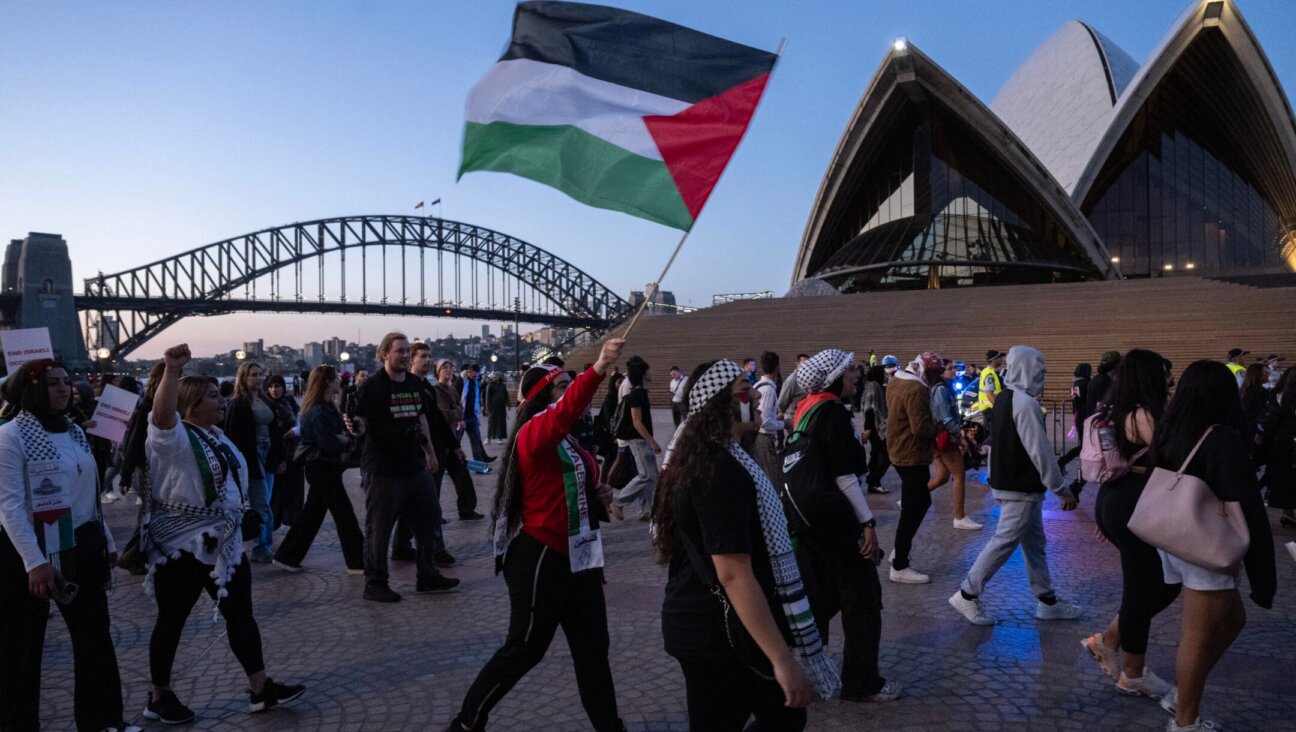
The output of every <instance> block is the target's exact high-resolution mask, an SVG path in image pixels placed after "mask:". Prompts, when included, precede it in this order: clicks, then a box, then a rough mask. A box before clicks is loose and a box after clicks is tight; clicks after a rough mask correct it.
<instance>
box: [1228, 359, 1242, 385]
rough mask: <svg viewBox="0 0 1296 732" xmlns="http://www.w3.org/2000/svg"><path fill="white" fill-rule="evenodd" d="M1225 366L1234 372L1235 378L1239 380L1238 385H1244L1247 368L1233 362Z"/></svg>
mask: <svg viewBox="0 0 1296 732" xmlns="http://www.w3.org/2000/svg"><path fill="white" fill-rule="evenodd" d="M1224 365H1225V366H1228V368H1229V371H1232V372H1233V378H1235V379H1237V380H1238V383H1239V384H1241V383H1242V377H1244V376H1246V366H1239V365H1237V364H1235V363H1233V362H1232V361H1229V362H1228V363H1226V364H1224Z"/></svg>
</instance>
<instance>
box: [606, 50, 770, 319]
mask: <svg viewBox="0 0 1296 732" xmlns="http://www.w3.org/2000/svg"><path fill="white" fill-rule="evenodd" d="M786 46H787V38H786V37H784V38H781V39H779V44H778V50H777V51H775V52H774V55H775V56H782V55H783V49H784V48H785V47H786ZM772 71H773V69H771V72H772ZM701 214H702V212H701V211H698V215H699V216H700V215H701ZM693 223H694V224H695V225H696V224H697V217H694V219H693ZM689 231H692V229H691V228H690V229H689ZM689 231H685V232H684V236H681V237H680V240H679V243H678V244H676V245H675V251H673V252H671V255H670V259H668V260H666V266H665V267H662V271H661V274H659V275H657V280H656V281H655V282H653V283H652V286H651V287H650V288H649V290H648V291H647V292H645V293H644V301H643V302H642V303H639V309H638V310H636V311H635V314H634V317H633V318H631V319H630V323H629V325H627V326H626V329H625V330H624V331H622V332H621V338H622V339H628V338H629V337H630V331H632V330H634V327H635V325H636V324H637V323H638V322H639V318H640V317H642V316H643V314H644V310H646V309H647V308H648V304H649V303H651V302H652V299H653V298H654V297H656V296H657V291H658V290H660V289H661V283H662V281H663V280H665V279H666V273H667V272H669V271H670V268H671V265H672V264H674V263H675V257H677V256H679V253H680V249H683V248H684V242H686V241H688V236H689Z"/></svg>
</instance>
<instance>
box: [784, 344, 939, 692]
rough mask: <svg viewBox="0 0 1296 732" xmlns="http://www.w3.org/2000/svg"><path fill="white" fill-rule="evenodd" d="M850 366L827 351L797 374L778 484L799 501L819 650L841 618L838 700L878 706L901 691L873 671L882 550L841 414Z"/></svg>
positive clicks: (798, 531)
mask: <svg viewBox="0 0 1296 732" xmlns="http://www.w3.org/2000/svg"><path fill="white" fill-rule="evenodd" d="M854 361H855V356H854V354H852V353H846V352H844V351H840V350H837V349H835V348H830V349H828V350H826V351H820V352H819V353H817V354H815V355H814V356H812V357H811V358H810V359H809V360H807V361H806V362H805V363H803V364H802V365H801V366H800V368H798V369H797V373H798V379H799V380H800V383H801V384H802V386H803V387H804V388H805V389H806V391H807V395H806V397H805V398H804V399H802V400H801V402H800V404H799V405H798V406H797V411H796V415H795V418H794V423H795V429H794V432H793V433H792V437H791V438H789V440H788V446H787V450H786V452H785V453H784V458H783V483H784V485H785V486H787V488H786V490H787V494H788V496H789V497H790V499H791V502H793V503H796V502H798V501H799V504H798V507H797V508H796V511H797V512H798V514H799V515H798V516H796V517H795V519H796V520H794V521H793V522H792V524H793V525H794V527H795V529H794V531H795V535H796V538H797V548H796V552H797V563H798V564H799V565H800V566H801V572H802V576H803V578H804V579H805V584H806V592H807V594H808V595H809V598H810V606H811V607H812V608H813V609H814V616H815V622H816V623H817V625H818V626H819V633H820V635H821V636H823V637H824V639H825V642H827V641H826V639H827V636H828V628H829V622H830V621H831V620H832V618H833V616H835V615H837V614H838V613H840V614H841V622H842V632H843V635H844V636H845V638H844V640H845V643H844V653H843V657H842V672H841V676H842V692H841V698H842V699H843V700H845V701H858V702H884V701H892V700H894V699H897V698H899V697H900V694H901V690H900V685H899V684H898V683H896V682H895V681H888V680H887V679H885V678H884V677H883V676H882V675H881V673H880V672H879V668H878V647H879V645H880V643H881V639H882V587H881V584H880V583H879V582H878V576H877V568H876V567H875V566H874V564H873V562H874V561H875V559H876V558H877V557H878V556H879V554H880V553H881V549H880V548H879V546H878V538H877V531H876V526H877V520H876V519H875V518H874V517H873V512H872V510H871V509H870V508H869V505H868V500H867V498H866V495H865V489H864V486H862V485H861V484H860V480H859V476H860V475H861V474H863V473H864V472H865V471H866V470H867V468H868V456H867V454H866V453H865V450H864V446H863V444H861V443H860V440H859V436H858V435H856V434H855V428H854V425H853V422H852V419H851V413H850V411H849V410H848V409H847V407H846V406H845V402H846V401H848V400H849V399H850V398H851V396H853V395H854V393H855V387H856V380H857V378H858V372H857V371H856V369H854V368H851V366H852V365H853V364H854ZM924 481H925V479H924ZM924 485H925V482H924ZM789 513H790V512H789Z"/></svg>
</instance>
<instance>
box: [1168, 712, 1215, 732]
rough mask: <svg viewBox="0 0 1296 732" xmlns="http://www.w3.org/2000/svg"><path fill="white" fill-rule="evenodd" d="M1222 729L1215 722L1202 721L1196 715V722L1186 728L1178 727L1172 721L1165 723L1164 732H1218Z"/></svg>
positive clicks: (1209, 720) (1210, 720)
mask: <svg viewBox="0 0 1296 732" xmlns="http://www.w3.org/2000/svg"><path fill="white" fill-rule="evenodd" d="M1223 729H1224V728H1223V727H1221V726H1220V725H1219V723H1218V722H1216V721H1215V720H1213V719H1202V718H1201V716H1200V715H1198V717H1197V721H1196V722H1193V723H1192V724H1190V725H1188V726H1187V727H1180V726H1179V725H1177V724H1175V721H1174V720H1173V719H1171V720H1169V721H1168V722H1166V732H1220V730H1223Z"/></svg>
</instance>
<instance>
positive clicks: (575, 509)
mask: <svg viewBox="0 0 1296 732" xmlns="http://www.w3.org/2000/svg"><path fill="white" fill-rule="evenodd" d="M558 462H559V463H561V464H562V476H563V491H564V492H565V493H566V494H567V535H568V536H575V535H577V534H579V533H580V496H579V495H578V493H577V491H579V490H580V482H579V481H577V480H576V466H575V465H573V464H572V459H571V456H570V455H568V454H567V451H566V450H564V449H563V446H562V445H559V446H558Z"/></svg>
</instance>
